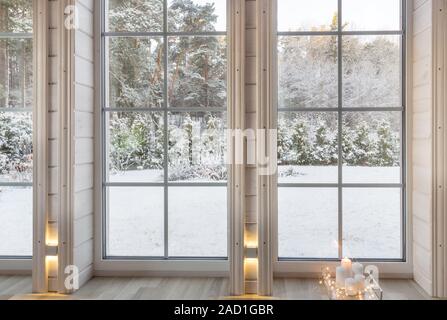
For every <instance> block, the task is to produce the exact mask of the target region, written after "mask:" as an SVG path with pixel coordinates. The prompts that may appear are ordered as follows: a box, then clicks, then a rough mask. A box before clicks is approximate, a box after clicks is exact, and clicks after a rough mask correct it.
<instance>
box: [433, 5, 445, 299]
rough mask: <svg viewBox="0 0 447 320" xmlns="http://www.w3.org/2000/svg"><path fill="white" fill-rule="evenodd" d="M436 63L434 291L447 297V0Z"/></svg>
mask: <svg viewBox="0 0 447 320" xmlns="http://www.w3.org/2000/svg"><path fill="white" fill-rule="evenodd" d="M434 17H435V19H434V23H433V25H434V31H435V36H434V42H435V46H434V53H435V54H434V66H435V71H434V73H435V75H434V81H435V84H436V85H435V87H434V92H435V94H434V100H435V101H436V110H435V114H436V116H435V118H436V120H435V121H434V125H435V134H434V138H435V151H436V152H435V169H436V174H435V183H434V185H435V186H434V188H435V190H436V192H435V193H434V198H435V199H434V207H435V214H434V217H433V226H434V228H433V232H434V242H433V247H434V251H433V255H434V259H433V260H434V262H433V264H434V268H433V274H434V276H433V287H434V288H433V292H434V295H435V296H436V297H441V298H445V297H447V275H446V272H445V270H446V267H447V249H446V244H447V241H446V240H447V217H446V215H447V213H446V199H447V192H446V172H447V131H446V128H445V127H446V125H447V112H446V108H447V70H446V66H447V1H445V0H436V1H435V7H434Z"/></svg>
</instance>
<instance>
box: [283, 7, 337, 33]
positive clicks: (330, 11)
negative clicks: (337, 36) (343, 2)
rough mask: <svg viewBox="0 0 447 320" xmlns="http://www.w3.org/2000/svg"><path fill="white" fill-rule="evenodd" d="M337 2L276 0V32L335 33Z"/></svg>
mask: <svg viewBox="0 0 447 320" xmlns="http://www.w3.org/2000/svg"><path fill="white" fill-rule="evenodd" d="M337 11H338V1H337V0H313V1H309V0H278V31H335V30H337V29H338V22H337V16H338V15H337Z"/></svg>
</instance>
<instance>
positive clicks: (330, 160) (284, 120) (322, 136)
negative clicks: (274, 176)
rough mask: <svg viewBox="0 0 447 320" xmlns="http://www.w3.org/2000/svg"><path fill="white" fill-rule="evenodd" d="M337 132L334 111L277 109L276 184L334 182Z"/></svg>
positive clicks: (336, 158) (335, 176)
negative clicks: (289, 110)
mask: <svg viewBox="0 0 447 320" xmlns="http://www.w3.org/2000/svg"><path fill="white" fill-rule="evenodd" d="M337 132H338V115H337V113H336V112H320V113H315V112H301V113H297V112H281V113H280V114H279V117H278V163H279V168H278V170H279V183H337V181H338V136H337Z"/></svg>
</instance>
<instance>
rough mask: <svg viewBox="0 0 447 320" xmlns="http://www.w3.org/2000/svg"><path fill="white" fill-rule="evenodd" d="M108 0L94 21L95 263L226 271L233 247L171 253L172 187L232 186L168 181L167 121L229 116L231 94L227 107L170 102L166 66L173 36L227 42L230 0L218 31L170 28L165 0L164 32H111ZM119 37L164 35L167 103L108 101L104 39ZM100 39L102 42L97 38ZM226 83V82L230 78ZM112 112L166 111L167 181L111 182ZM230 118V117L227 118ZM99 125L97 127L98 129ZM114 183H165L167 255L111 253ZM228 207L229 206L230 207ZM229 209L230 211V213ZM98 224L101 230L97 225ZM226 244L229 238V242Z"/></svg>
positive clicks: (160, 185)
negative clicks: (212, 252)
mask: <svg viewBox="0 0 447 320" xmlns="http://www.w3.org/2000/svg"><path fill="white" fill-rule="evenodd" d="M106 1H107V0H101V1H98V4H97V5H96V8H97V10H96V11H97V12H96V14H95V18H97V20H98V21H97V22H95V26H96V32H95V33H96V37H97V43H100V48H99V50H97V51H98V53H97V55H98V60H97V61H99V62H100V63H99V67H97V70H98V73H97V74H99V79H97V83H99V84H100V90H99V92H100V94H99V96H100V97H99V99H98V100H99V101H98V105H99V106H100V108H99V109H100V111H99V114H97V115H98V118H99V119H100V123H99V126H97V127H98V128H99V131H98V132H97V133H98V135H97V137H99V145H100V148H98V149H100V151H99V154H98V151H97V152H96V153H97V159H101V161H99V163H100V164H99V165H98V166H97V168H98V171H99V177H98V174H96V175H97V177H96V179H97V189H98V190H99V191H98V193H97V195H98V197H99V198H100V202H99V203H97V204H96V207H97V208H99V209H100V210H99V212H100V216H101V217H100V219H99V220H100V221H99V223H98V225H99V227H97V230H96V233H95V234H96V235H100V237H98V239H97V240H95V241H96V251H97V254H96V257H95V258H96V259H95V262H96V265H98V266H99V269H100V270H108V269H113V270H123V269H124V270H125V269H128V268H129V267H132V266H134V265H135V267H136V268H137V269H138V270H140V269H141V268H140V266H143V265H144V269H145V270H153V271H161V270H164V268H163V267H160V266H165V265H168V266H173V268H174V270H181V271H185V270H186V271H187V270H189V269H190V266H194V267H192V270H193V271H196V270H201V269H202V268H203V270H204V271H209V270H212V271H213V272H217V273H218V274H221V273H224V272H226V270H228V254H229V251H228V250H227V256H226V257H196V256H169V208H168V205H169V203H168V202H169V198H168V193H169V188H172V187H179V188H180V187H183V188H200V187H215V188H223V187H226V188H227V195H228V188H229V183H228V182H215V183H214V182H172V181H169V176H168V150H169V149H168V144H169V140H168V123H169V122H168V121H169V113H172V112H173V113H175V114H188V113H196V112H198V113H200V112H211V113H223V114H224V117H227V118H228V117H229V108H228V105H229V103H228V101H229V98H227V103H226V106H224V107H222V108H205V107H194V108H177V107H176V108H173V107H170V106H169V97H168V84H169V83H168V81H169V77H168V75H169V65H168V58H169V56H168V49H169V41H168V39H169V37H193V36H203V37H206V36H210V37H213V36H214V37H220V36H224V37H226V39H227V44H228V37H229V34H230V32H229V28H230V26H229V24H228V21H230V20H229V15H228V1H231V0H226V1H227V15H226V21H227V30H226V31H215V32H201V31H195V32H170V31H169V30H168V0H163V30H162V31H160V32H119V31H118V32H115V31H113V32H109V31H106V26H105V22H106V15H107V7H106ZM117 37H128V38H131V37H143V38H144V37H160V38H162V39H163V52H164V56H163V75H164V79H163V106H162V107H161V108H132V109H130V108H129V109H126V108H109V107H108V106H107V105H106V103H107V100H108V97H107V96H106V95H107V90H106V85H107V74H106V72H107V52H106V39H107V38H109V39H111V38H117ZM98 40H99V42H98ZM227 52H228V45H227ZM228 69H229V66H227V70H228ZM227 83H228V82H227ZM114 112H129V113H132V112H135V113H145V114H150V113H162V114H163V119H164V129H163V130H164V143H163V145H164V159H163V160H164V163H163V171H164V177H163V179H164V180H163V182H148V183H139V182H134V183H133V182H132V183H120V182H108V181H107V177H108V174H107V171H108V169H107V165H105V164H106V163H107V161H106V159H107V157H108V154H107V143H108V141H107V139H106V137H107V128H108V125H107V119H106V114H107V113H114ZM227 123H228V120H227ZM97 130H98V129H97ZM113 187H143V188H144V187H146V188H147V187H157V188H163V189H164V215H163V219H164V230H163V233H164V235H163V240H164V255H163V256H153V257H152V256H148V257H141V256H137V257H135V256H111V255H108V254H107V234H106V233H107V216H108V200H107V190H108V188H113ZM227 209H229V208H227ZM228 211H229V210H227V215H228ZM98 229H100V230H98ZM226 245H227V243H226ZM120 264H124V265H125V266H126V268H116V266H118V265H120Z"/></svg>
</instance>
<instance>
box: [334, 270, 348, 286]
mask: <svg viewBox="0 0 447 320" xmlns="http://www.w3.org/2000/svg"><path fill="white" fill-rule="evenodd" d="M345 280H346V270H345V268H343V267H337V269H335V284H336V286H337V288H344V286H345Z"/></svg>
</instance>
